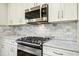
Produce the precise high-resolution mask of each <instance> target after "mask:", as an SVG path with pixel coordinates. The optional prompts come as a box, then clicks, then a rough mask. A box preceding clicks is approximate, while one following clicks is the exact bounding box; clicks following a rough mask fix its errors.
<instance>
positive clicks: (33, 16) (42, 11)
mask: <svg viewBox="0 0 79 59" xmlns="http://www.w3.org/2000/svg"><path fill="white" fill-rule="evenodd" d="M25 19H26V21H27V23H28V24H36V23H37V24H41V23H47V22H48V4H43V5H39V6H35V7H32V8H30V9H26V10H25Z"/></svg>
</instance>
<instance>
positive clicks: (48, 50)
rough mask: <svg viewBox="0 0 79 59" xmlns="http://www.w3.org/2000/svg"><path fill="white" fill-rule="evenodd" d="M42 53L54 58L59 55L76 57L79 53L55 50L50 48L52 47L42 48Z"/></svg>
mask: <svg viewBox="0 0 79 59" xmlns="http://www.w3.org/2000/svg"><path fill="white" fill-rule="evenodd" d="M43 53H45V54H48V55H51V56H55V55H60V56H78V55H79V53H76V52H72V51H67V50H62V49H57V48H52V47H46V46H44V47H43Z"/></svg>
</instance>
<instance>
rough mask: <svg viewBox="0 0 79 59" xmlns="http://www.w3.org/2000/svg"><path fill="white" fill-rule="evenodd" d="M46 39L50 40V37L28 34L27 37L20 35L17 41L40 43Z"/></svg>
mask: <svg viewBox="0 0 79 59" xmlns="http://www.w3.org/2000/svg"><path fill="white" fill-rule="evenodd" d="M48 40H50V38H44V37H34V36H33V37H32V36H28V37H22V38H20V39H18V40H17V41H20V42H28V43H32V44H38V45H41V44H43V43H45V42H47V41H48Z"/></svg>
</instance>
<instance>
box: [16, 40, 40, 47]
mask: <svg viewBox="0 0 79 59" xmlns="http://www.w3.org/2000/svg"><path fill="white" fill-rule="evenodd" d="M17 43H24V44H29V45H35V46H40V45H38V44H33V43H28V42H23V41H17Z"/></svg>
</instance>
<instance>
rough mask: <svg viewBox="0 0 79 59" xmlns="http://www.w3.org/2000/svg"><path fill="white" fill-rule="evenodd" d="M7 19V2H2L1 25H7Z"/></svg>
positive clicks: (0, 8)
mask: <svg viewBox="0 0 79 59" xmlns="http://www.w3.org/2000/svg"><path fill="white" fill-rule="evenodd" d="M7 20H8V18H7V3H0V25H6V24H7Z"/></svg>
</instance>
